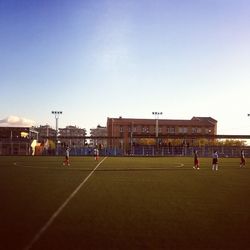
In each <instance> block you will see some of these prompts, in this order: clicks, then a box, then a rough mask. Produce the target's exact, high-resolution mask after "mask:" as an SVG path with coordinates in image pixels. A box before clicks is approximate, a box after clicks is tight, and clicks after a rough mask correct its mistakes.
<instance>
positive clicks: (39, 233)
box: [24, 157, 107, 250]
mask: <svg viewBox="0 0 250 250" xmlns="http://www.w3.org/2000/svg"><path fill="white" fill-rule="evenodd" d="M106 158H107V157H105V158H104V159H103V160H102V161H100V162H99V163H98V164H97V165H96V167H95V168H94V169H93V170H92V171H91V172H90V174H89V175H88V176H87V177H86V178H85V179H84V180H83V181H82V182H81V184H80V185H79V186H78V187H77V188H76V189H75V190H74V191H73V193H72V194H71V195H70V196H69V197H68V198H67V199H66V200H65V201H64V202H63V204H62V205H61V206H60V207H59V208H58V209H57V210H56V211H55V212H54V214H53V215H52V216H51V217H50V219H49V220H48V221H47V222H46V223H45V225H44V226H43V227H42V228H41V229H40V230H39V231H38V233H37V234H36V235H35V237H34V238H33V239H32V240H31V241H30V243H29V244H28V245H27V246H26V247H25V248H24V249H25V250H29V249H31V248H32V246H33V245H34V244H35V243H36V242H37V241H38V240H39V239H40V238H41V236H42V235H43V234H44V232H45V231H46V230H47V229H48V228H49V227H50V225H51V224H52V223H53V222H54V220H55V219H56V218H57V217H58V215H59V214H60V213H61V212H62V210H63V209H64V208H65V207H66V205H67V204H68V203H69V202H70V200H71V199H72V198H73V197H74V196H75V195H76V194H77V192H78V191H79V190H80V189H81V187H82V186H83V185H84V184H85V183H86V182H87V180H88V179H89V178H90V177H91V175H92V174H93V173H94V172H95V170H96V169H97V168H98V167H99V166H100V165H101V164H102V163H103V162H104V160H106Z"/></svg>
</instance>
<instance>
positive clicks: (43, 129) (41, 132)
mask: <svg viewBox="0 0 250 250" xmlns="http://www.w3.org/2000/svg"><path fill="white" fill-rule="evenodd" d="M35 130H36V131H37V132H38V138H39V141H44V140H45V139H46V138H47V137H55V136H56V130H55V129H53V128H51V127H50V126H49V125H48V124H46V125H40V127H35Z"/></svg>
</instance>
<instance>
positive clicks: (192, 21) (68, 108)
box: [0, 0, 250, 134]
mask: <svg viewBox="0 0 250 250" xmlns="http://www.w3.org/2000/svg"><path fill="white" fill-rule="evenodd" d="M249 13H250V1H249V0H237V1H235V0H138V1H136V0H95V1H92V0H68V1H67V0H64V1H62V0H36V1H34V0H25V1H21V0H0V84H1V98H0V106H1V109H0V119H4V118H5V117H7V116H9V115H16V116H20V117H25V118H27V119H31V120H34V121H35V122H36V124H37V125H40V124H43V125H44V124H46V123H48V124H50V125H51V126H52V127H54V126H55V119H54V117H53V115H52V114H51V111H52V110H60V111H63V114H62V116H61V117H60V119H59V126H60V127H63V126H66V125H77V126H79V127H82V128H86V129H89V128H91V127H96V126H97V125H98V124H101V125H106V118H107V117H118V116H123V117H129V118H130V117H131V118H154V117H153V115H152V111H161V112H163V115H162V116H161V118H164V119H191V117H192V116H211V117H213V118H215V119H216V120H218V132H219V133H220V134H249V133H250V117H247V113H250V98H249V94H250V14H249Z"/></svg>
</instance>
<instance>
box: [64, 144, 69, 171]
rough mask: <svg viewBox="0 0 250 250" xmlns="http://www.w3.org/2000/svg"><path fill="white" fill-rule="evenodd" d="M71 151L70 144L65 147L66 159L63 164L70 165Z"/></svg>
mask: <svg viewBox="0 0 250 250" xmlns="http://www.w3.org/2000/svg"><path fill="white" fill-rule="evenodd" d="M69 152H70V148H69V146H67V147H66V149H65V159H64V161H63V166H65V165H67V166H70V164H69Z"/></svg>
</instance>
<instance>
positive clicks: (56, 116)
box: [51, 111, 62, 155]
mask: <svg viewBox="0 0 250 250" xmlns="http://www.w3.org/2000/svg"><path fill="white" fill-rule="evenodd" d="M51 113H52V114H53V115H55V119H56V155H58V119H59V116H60V115H61V114H62V111H51Z"/></svg>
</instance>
